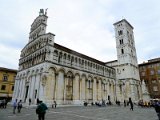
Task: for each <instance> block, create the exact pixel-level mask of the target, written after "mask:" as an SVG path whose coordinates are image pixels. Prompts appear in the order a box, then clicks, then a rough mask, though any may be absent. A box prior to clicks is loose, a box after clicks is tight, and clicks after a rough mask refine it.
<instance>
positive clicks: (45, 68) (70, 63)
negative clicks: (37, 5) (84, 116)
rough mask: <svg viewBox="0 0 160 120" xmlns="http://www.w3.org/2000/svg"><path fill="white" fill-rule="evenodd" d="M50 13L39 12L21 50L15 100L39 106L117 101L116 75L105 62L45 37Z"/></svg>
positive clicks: (49, 35)
mask: <svg viewBox="0 0 160 120" xmlns="http://www.w3.org/2000/svg"><path fill="white" fill-rule="evenodd" d="M47 18H48V17H47V11H44V10H43V9H41V10H40V13H39V16H38V17H37V18H36V19H35V20H34V22H33V23H32V25H31V30H30V35H29V42H28V44H27V45H26V46H25V47H24V48H23V49H22V51H21V56H20V59H19V71H18V74H17V77H16V82H15V89H14V94H13V100H14V99H18V100H20V99H21V100H22V101H23V102H25V103H28V101H29V99H31V101H32V104H36V101H37V99H39V100H43V101H44V102H45V103H47V104H52V103H53V100H56V102H57V103H58V104H83V102H84V101H86V102H90V103H91V102H98V101H102V100H105V101H106V102H107V101H108V100H110V101H111V102H115V100H116V85H115V83H116V82H115V80H116V78H115V77H116V72H115V69H114V68H113V67H109V66H107V65H106V64H105V63H104V62H101V61H98V60H96V59H94V58H91V57H88V56H86V55H84V54H81V53H78V52H76V51H73V50H71V49H69V48H66V47H64V46H61V45H58V44H56V43H55V42H54V36H55V35H54V34H52V33H46V26H47Z"/></svg>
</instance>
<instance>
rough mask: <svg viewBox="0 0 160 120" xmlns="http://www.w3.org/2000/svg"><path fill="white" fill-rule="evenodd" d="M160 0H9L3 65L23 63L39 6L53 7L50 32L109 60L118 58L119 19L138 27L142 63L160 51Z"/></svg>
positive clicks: (3, 9)
mask: <svg viewBox="0 0 160 120" xmlns="http://www.w3.org/2000/svg"><path fill="white" fill-rule="evenodd" d="M159 5H160V1H159V0H3V1H1V4H0V16H1V17H0V67H7V68H12V69H18V60H19V58H20V52H21V50H22V48H23V47H24V46H25V45H26V44H27V43H28V37H29V32H30V26H31V24H32V22H33V20H34V19H35V18H36V17H37V16H38V14H39V9H41V8H44V9H46V8H48V26H47V32H51V33H54V34H55V35H56V36H55V42H56V43H58V44H60V45H63V46H65V47H67V48H70V49H72V50H75V51H77V52H80V53H82V54H85V55H87V56H90V57H93V58H95V59H97V60H100V61H103V62H107V61H111V60H116V59H117V54H116V42H115V33H114V26H113V23H115V22H117V21H119V20H121V19H123V18H125V19H126V20H127V21H128V22H129V23H130V24H131V25H132V26H133V27H134V37H135V43H136V50H137V58H138V63H142V62H143V61H147V60H148V59H153V58H157V57H159V56H160V48H159V45H160V35H159V34H160V32H159V31H160V14H159V11H160V7H159Z"/></svg>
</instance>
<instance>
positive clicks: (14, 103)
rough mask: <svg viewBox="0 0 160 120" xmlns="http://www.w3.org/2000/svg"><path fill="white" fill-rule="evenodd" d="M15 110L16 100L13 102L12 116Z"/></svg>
mask: <svg viewBox="0 0 160 120" xmlns="http://www.w3.org/2000/svg"><path fill="white" fill-rule="evenodd" d="M16 108H17V99H16V100H15V101H14V102H13V114H15V111H16Z"/></svg>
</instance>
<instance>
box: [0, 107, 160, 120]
mask: <svg viewBox="0 0 160 120" xmlns="http://www.w3.org/2000/svg"><path fill="white" fill-rule="evenodd" d="M0 120H38V118H37V115H36V113H35V108H23V109H22V112H21V113H20V114H18V113H16V114H15V115H13V114H12V107H10V106H9V107H8V108H7V109H0ZM45 120H158V118H157V115H156V112H155V110H154V109H153V108H140V107H137V106H135V107H134V111H130V110H129V107H126V108H124V107H123V106H120V107H119V106H107V107H96V106H87V107H84V106H76V107H75V106H72V107H58V108H57V109H52V108H49V110H47V113H46V119H45Z"/></svg>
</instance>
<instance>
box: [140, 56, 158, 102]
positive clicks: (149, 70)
mask: <svg viewBox="0 0 160 120" xmlns="http://www.w3.org/2000/svg"><path fill="white" fill-rule="evenodd" d="M139 73H140V79H141V81H143V80H144V82H145V84H146V86H147V88H148V92H149V94H150V97H151V98H153V99H155V98H160V58H155V59H150V60H148V62H144V63H141V64H139Z"/></svg>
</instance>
